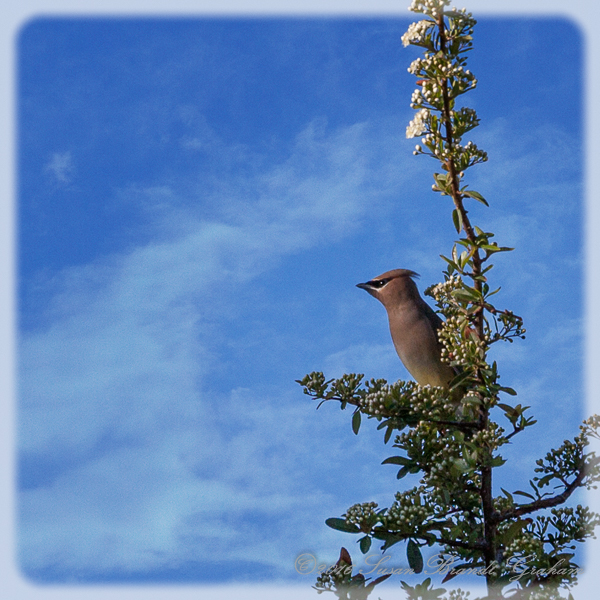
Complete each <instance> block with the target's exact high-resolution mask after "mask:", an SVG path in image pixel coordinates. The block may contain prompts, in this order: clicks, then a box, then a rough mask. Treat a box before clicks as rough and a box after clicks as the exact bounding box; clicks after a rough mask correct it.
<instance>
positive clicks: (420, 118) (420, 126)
mask: <svg viewBox="0 0 600 600" xmlns="http://www.w3.org/2000/svg"><path fill="white" fill-rule="evenodd" d="M428 130H429V111H428V110H427V109H426V108H423V109H422V110H420V111H419V112H418V113H417V114H416V115H415V116H414V119H413V120H412V121H411V122H410V123H409V124H408V127H407V128H406V137H407V138H409V139H410V138H414V137H419V136H420V135H423V134H424V133H426V132H427V131H428Z"/></svg>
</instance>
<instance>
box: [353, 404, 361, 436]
mask: <svg viewBox="0 0 600 600" xmlns="http://www.w3.org/2000/svg"><path fill="white" fill-rule="evenodd" d="M359 429H360V411H358V410H357V411H356V412H355V413H354V414H353V415H352V431H353V432H354V435H358V430H359Z"/></svg>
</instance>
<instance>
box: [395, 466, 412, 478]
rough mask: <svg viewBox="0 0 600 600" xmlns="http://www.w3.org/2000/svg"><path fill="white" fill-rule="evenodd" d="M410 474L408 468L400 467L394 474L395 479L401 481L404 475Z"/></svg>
mask: <svg viewBox="0 0 600 600" xmlns="http://www.w3.org/2000/svg"><path fill="white" fill-rule="evenodd" d="M410 472H411V468H410V467H402V468H401V469H400V470H399V471H398V473H397V474H396V479H402V478H403V477H406V475H408V474H409V473H410Z"/></svg>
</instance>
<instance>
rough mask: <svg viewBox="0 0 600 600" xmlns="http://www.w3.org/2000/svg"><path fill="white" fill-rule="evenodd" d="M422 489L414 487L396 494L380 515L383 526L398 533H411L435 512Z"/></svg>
mask: <svg viewBox="0 0 600 600" xmlns="http://www.w3.org/2000/svg"><path fill="white" fill-rule="evenodd" d="M423 492H424V489H423V488H422V487H421V488H414V489H412V490H409V491H408V492H404V493H400V492H398V493H397V494H396V500H395V502H394V503H393V504H392V506H390V508H388V510H387V512H386V513H385V515H383V516H382V517H381V522H382V525H383V526H384V527H386V528H387V529H389V530H390V531H397V532H399V533H412V532H415V531H418V530H419V529H420V528H421V527H422V525H423V523H424V522H425V521H426V520H427V519H428V518H429V517H431V516H433V515H434V514H435V507H434V506H432V505H431V504H430V503H429V501H428V499H427V497H426V496H425V495H424V494H423Z"/></svg>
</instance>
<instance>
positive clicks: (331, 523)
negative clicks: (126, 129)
mask: <svg viewBox="0 0 600 600" xmlns="http://www.w3.org/2000/svg"><path fill="white" fill-rule="evenodd" d="M325 525H327V526H328V527H331V529H335V530H337V531H343V532H345V533H360V532H361V531H360V527H358V526H357V525H354V524H352V523H347V522H346V519H338V518H336V517H333V518H331V519H326V521H325Z"/></svg>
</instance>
